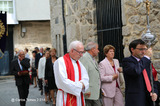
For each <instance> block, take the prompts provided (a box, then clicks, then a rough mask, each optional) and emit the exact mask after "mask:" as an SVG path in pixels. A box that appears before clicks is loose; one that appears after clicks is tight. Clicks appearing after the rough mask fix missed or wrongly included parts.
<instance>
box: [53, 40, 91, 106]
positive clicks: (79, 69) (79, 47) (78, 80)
mask: <svg viewBox="0 0 160 106" xmlns="http://www.w3.org/2000/svg"><path fill="white" fill-rule="evenodd" d="M68 51H69V53H67V54H65V55H64V56H63V57H60V58H59V59H58V60H57V61H56V62H55V63H54V74H55V81H56V85H57V87H58V93H57V102H56V105H57V106H85V102H84V96H83V93H84V92H85V91H86V90H87V89H88V87H89V77H88V74H87V71H86V69H85V67H84V66H83V65H82V63H81V62H80V61H79V59H80V57H81V56H82V55H83V53H84V46H83V44H82V42H80V41H73V42H71V43H70V45H69V49H68Z"/></svg>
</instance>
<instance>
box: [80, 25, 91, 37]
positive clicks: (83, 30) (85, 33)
mask: <svg viewBox="0 0 160 106" xmlns="http://www.w3.org/2000/svg"><path fill="white" fill-rule="evenodd" d="M89 29H90V27H89V26H88V25H82V26H81V29H80V34H81V36H82V38H83V39H84V40H86V39H88V32H89Z"/></svg>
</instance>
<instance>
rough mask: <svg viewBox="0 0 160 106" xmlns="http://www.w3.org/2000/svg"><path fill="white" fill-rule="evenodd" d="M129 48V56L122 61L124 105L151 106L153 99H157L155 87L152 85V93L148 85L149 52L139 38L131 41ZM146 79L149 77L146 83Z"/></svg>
mask: <svg viewBox="0 0 160 106" xmlns="http://www.w3.org/2000/svg"><path fill="white" fill-rule="evenodd" d="M129 50H130V52H131V56H130V57H127V58H124V59H123V61H122V66H123V73H124V79H125V85H126V89H125V106H153V101H156V99H157V94H156V93H157V89H156V87H155V86H154V91H155V92H156V93H152V88H151V86H150V83H151V82H150V63H151V61H150V59H149V58H150V56H151V53H147V52H148V50H147V47H146V45H145V42H143V41H142V40H141V39H137V40H134V41H132V42H131V43H130V44H129ZM144 55H146V56H144ZM152 77H153V76H152ZM146 79H149V80H148V82H147V83H146ZM148 84H149V85H148Z"/></svg>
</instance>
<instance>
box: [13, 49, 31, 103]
mask: <svg viewBox="0 0 160 106" xmlns="http://www.w3.org/2000/svg"><path fill="white" fill-rule="evenodd" d="M29 61H30V60H29V59H28V58H25V54H24V51H22V50H20V51H19V53H18V59H15V60H13V61H12V63H11V72H12V73H13V75H14V76H15V81H16V86H17V88H18V94H19V99H20V106H25V105H26V101H27V97H28V94H29V83H30V78H29V71H28V68H29V67H30V62H29Z"/></svg>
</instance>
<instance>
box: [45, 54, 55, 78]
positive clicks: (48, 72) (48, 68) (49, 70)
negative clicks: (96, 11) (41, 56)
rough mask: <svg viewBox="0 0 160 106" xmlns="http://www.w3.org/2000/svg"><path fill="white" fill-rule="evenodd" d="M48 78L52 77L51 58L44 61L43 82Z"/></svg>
mask: <svg viewBox="0 0 160 106" xmlns="http://www.w3.org/2000/svg"><path fill="white" fill-rule="evenodd" d="M49 77H54V74H53V64H52V59H51V57H50V58H48V59H47V60H46V67H45V80H48V78H49Z"/></svg>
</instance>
